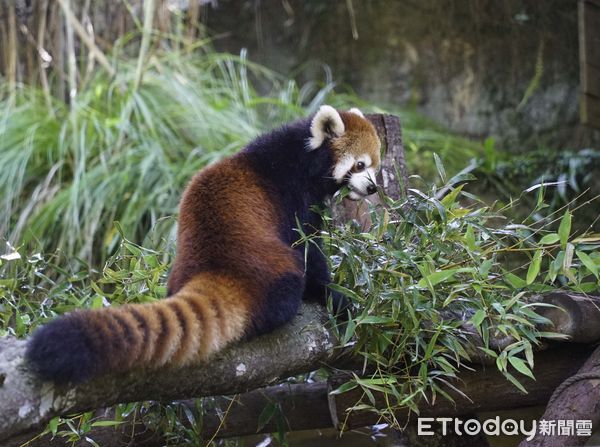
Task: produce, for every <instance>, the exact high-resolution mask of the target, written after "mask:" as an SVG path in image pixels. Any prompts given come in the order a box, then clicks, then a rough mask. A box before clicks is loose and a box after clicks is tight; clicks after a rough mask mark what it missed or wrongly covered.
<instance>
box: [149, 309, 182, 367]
mask: <svg viewBox="0 0 600 447" xmlns="http://www.w3.org/2000/svg"><path fill="white" fill-rule="evenodd" d="M156 311H157V313H158V315H159V319H160V323H161V330H160V335H159V337H158V340H157V341H158V344H157V348H158V349H156V351H155V353H154V355H153V357H152V363H153V364H154V365H156V366H162V365H164V364H165V363H166V362H167V361H168V360H169V359H170V358H171V357H172V356H173V354H174V353H175V351H176V350H177V348H178V347H179V341H180V340H181V335H182V334H181V333H182V329H181V326H180V325H179V322H178V321H177V315H176V314H175V312H173V311H172V310H171V308H170V307H169V304H167V303H166V302H164V303H160V304H158V305H157V306H156Z"/></svg>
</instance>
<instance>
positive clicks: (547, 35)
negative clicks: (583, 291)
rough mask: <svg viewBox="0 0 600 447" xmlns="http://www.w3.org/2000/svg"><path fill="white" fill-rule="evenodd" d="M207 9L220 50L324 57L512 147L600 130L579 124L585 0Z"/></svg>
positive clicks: (241, 4) (285, 0)
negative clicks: (580, 17) (581, 5)
mask: <svg viewBox="0 0 600 447" xmlns="http://www.w3.org/2000/svg"><path fill="white" fill-rule="evenodd" d="M203 20H204V23H205V24H206V25H207V26H208V28H209V29H210V30H211V31H213V32H215V33H217V34H221V33H223V35H222V37H220V38H218V39H217V40H216V41H215V45H216V47H217V48H218V49H222V50H227V51H232V52H238V51H239V50H240V49H241V48H242V47H246V48H248V50H249V56H250V58H251V59H253V60H255V61H258V62H262V63H264V64H266V65H267V66H269V67H272V68H274V69H275V70H277V71H279V72H283V73H293V72H297V71H298V70H300V71H301V72H302V73H304V75H305V76H306V77H307V78H310V77H314V76H320V77H321V78H322V77H323V76H322V72H321V73H319V71H320V70H322V66H320V65H319V64H326V65H327V66H329V67H330V68H331V70H332V72H333V78H334V79H335V80H336V82H338V84H342V85H348V86H350V87H351V88H352V89H353V90H354V91H356V92H357V93H358V94H359V95H361V96H363V97H365V98H366V99H368V100H372V101H376V102H378V103H382V104H386V103H387V104H394V105H403V106H407V105H408V106H414V107H415V108H416V109H417V110H418V111H420V112H422V113H424V114H425V115H427V116H429V117H431V118H432V119H434V120H435V121H437V122H439V123H441V124H443V125H444V126H446V127H448V128H450V129H452V130H453V131H456V132H459V133H462V134H465V135H468V136H472V137H475V138H479V137H485V136H490V135H491V136H494V137H495V138H496V139H497V140H498V141H499V142H500V143H501V145H502V146H504V147H505V148H506V149H509V150H515V151H522V150H525V149H529V148H535V147H539V146H540V145H543V146H548V147H551V148H557V149H558V148H566V147H568V148H577V147H583V146H585V145H590V144H592V143H593V142H597V141H599V140H598V134H597V133H595V134H594V133H593V132H590V131H589V130H587V129H584V128H582V127H581V126H580V125H579V116H578V94H579V61H578V42H577V2H576V1H575V0H544V1H537V0H504V1H497V0H421V1H418V0H351V1H350V0H348V1H316V0H305V1H302V0H251V1H239V0H218V2H216V3H215V2H212V3H211V5H208V6H205V7H204V10H203ZM315 62H316V63H315Z"/></svg>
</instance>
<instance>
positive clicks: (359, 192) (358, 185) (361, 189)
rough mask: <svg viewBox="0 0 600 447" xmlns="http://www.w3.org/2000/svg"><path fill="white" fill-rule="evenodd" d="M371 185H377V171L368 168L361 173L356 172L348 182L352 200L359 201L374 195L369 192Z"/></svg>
mask: <svg viewBox="0 0 600 447" xmlns="http://www.w3.org/2000/svg"><path fill="white" fill-rule="evenodd" d="M371 185H375V186H376V185H377V182H376V180H375V169H373V168H367V169H365V170H364V171H361V172H354V173H353V174H352V175H351V176H350V179H349V180H348V187H349V188H350V191H351V192H350V195H349V196H350V198H351V199H354V200H357V199H361V198H363V197H365V196H368V195H370V194H372V193H370V192H369V190H368V188H369V186H371Z"/></svg>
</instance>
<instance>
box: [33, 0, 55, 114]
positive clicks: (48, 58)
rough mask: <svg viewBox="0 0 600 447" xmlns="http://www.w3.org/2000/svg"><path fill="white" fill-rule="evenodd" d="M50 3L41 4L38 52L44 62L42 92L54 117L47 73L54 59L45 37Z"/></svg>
mask: <svg viewBox="0 0 600 447" xmlns="http://www.w3.org/2000/svg"><path fill="white" fill-rule="evenodd" d="M48 1H49V0H42V2H40V3H39V8H40V11H39V18H40V19H39V23H38V33H37V44H36V46H37V51H38V55H39V56H40V59H41V60H42V61H41V63H40V64H38V67H39V70H40V84H42V91H43V92H44V98H45V99H46V104H47V105H48V110H49V111H50V113H51V114H52V115H53V116H54V109H53V108H52V100H51V98H52V96H51V95H50V85H49V84H48V75H47V73H46V66H47V65H49V64H50V62H51V61H52V57H51V56H50V54H49V53H48V52H47V51H46V50H45V49H44V36H45V35H46V16H47V14H48Z"/></svg>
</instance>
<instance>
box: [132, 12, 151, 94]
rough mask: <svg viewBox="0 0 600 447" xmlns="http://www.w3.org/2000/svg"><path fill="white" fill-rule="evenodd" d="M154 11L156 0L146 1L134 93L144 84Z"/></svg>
mask: <svg viewBox="0 0 600 447" xmlns="http://www.w3.org/2000/svg"><path fill="white" fill-rule="evenodd" d="M154 9H155V3H154V0H146V1H145V2H144V27H143V29H142V43H141V44H140V52H139V55H138V60H137V67H136V70H135V81H134V84H133V90H134V92H135V91H137V89H138V88H139V86H140V83H141V82H142V76H143V74H144V61H145V60H146V54H147V53H148V48H149V47H150V37H151V36H152V24H153V22H154Z"/></svg>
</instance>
